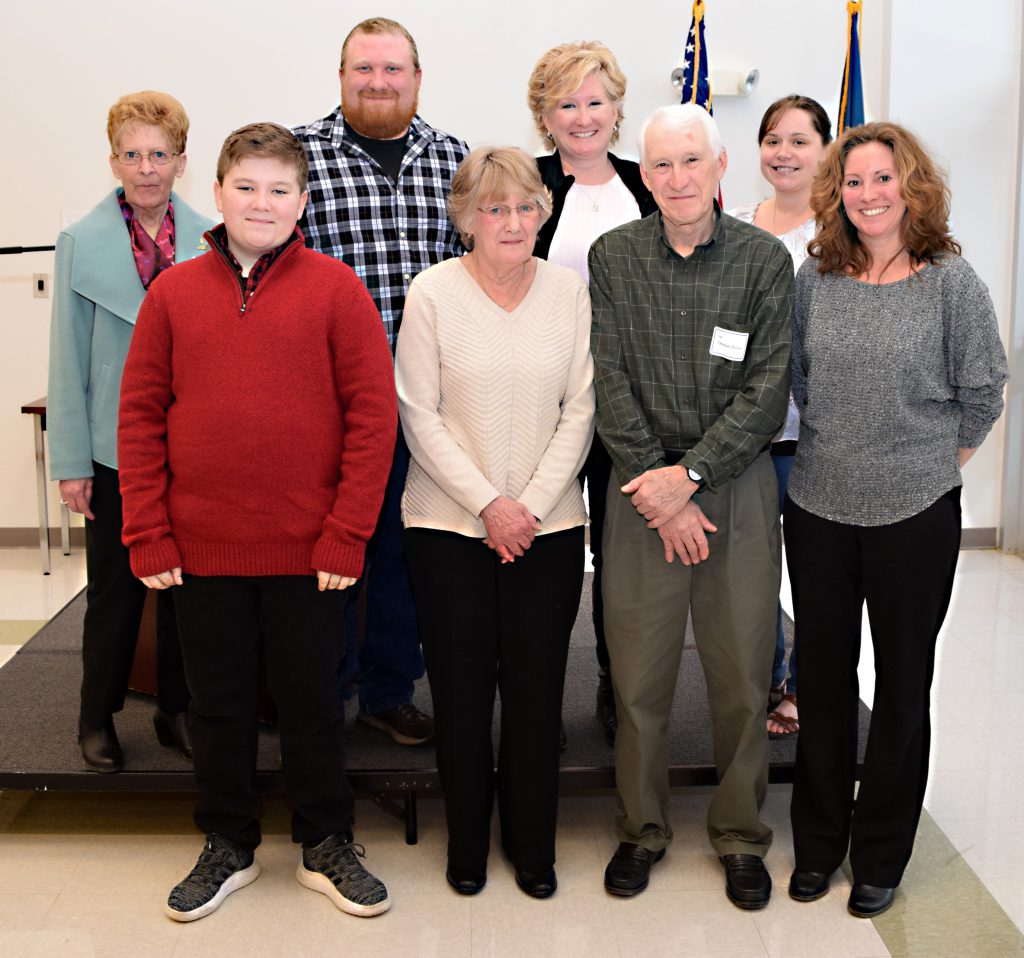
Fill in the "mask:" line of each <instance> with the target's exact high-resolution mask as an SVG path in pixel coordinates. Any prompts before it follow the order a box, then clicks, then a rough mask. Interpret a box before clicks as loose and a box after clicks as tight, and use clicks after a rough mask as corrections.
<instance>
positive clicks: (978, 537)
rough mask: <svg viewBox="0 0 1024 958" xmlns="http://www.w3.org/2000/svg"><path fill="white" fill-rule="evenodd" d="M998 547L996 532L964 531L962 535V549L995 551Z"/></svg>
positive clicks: (990, 530)
mask: <svg viewBox="0 0 1024 958" xmlns="http://www.w3.org/2000/svg"><path fill="white" fill-rule="evenodd" d="M995 547H996V530H995V528H991V529H964V530H963V531H962V532H961V533H960V548H961V549H994V548H995Z"/></svg>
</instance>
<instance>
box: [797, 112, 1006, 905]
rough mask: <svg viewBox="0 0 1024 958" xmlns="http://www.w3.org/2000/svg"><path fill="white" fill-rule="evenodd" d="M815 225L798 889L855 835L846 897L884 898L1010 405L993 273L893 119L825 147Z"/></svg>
mask: <svg viewBox="0 0 1024 958" xmlns="http://www.w3.org/2000/svg"><path fill="white" fill-rule="evenodd" d="M811 204H812V207H813V209H814V215H815V218H816V220H817V223H818V233H817V235H816V236H815V238H814V240H813V241H812V242H811V244H810V259H808V261H807V262H806V263H804V265H803V266H802V267H801V269H800V272H799V273H798V274H797V286H796V304H795V309H794V320H793V359H792V371H793V396H794V398H795V400H796V404H797V408H798V409H799V411H800V423H801V428H800V443H799V445H798V446H797V451H796V463H795V465H794V468H793V474H792V476H791V478H790V483H789V498H788V500H787V502H786V507H785V529H786V556H787V560H788V565H789V575H790V581H791V583H792V586H793V602H794V608H795V613H796V629H797V638H798V642H799V646H800V672H801V676H802V678H801V688H802V690H803V691H802V692H801V696H800V711H801V717H802V720H803V721H802V727H801V733H800V744H799V748H798V750H797V760H796V772H795V777H794V784H793V802H792V820H793V844H794V850H795V854H796V868H795V870H794V872H793V875H792V878H791V879H790V885H789V894H790V896H791V897H792V898H794V899H796V900H797V901H813V900H815V899H816V898H820V897H821V896H822V895H824V894H825V893H826V892H827V891H828V885H829V878H830V876H831V874H832V872H834V871H835V870H836V869H837V868H838V867H839V866H840V864H841V863H842V861H843V858H844V857H845V856H846V853H847V848H849V854H850V866H851V869H852V871H853V882H854V883H853V888H852V890H851V892H850V897H849V902H848V905H847V907H848V909H849V911H850V912H851V914H853V915H856V916H858V917H861V918H870V917H873V916H874V915H877V914H880V913H881V912H883V911H885V910H886V909H887V908H888V907H889V906H890V905H891V904H892V902H893V897H894V894H895V889H896V887H897V886H898V885H899V883H900V880H901V878H902V877H903V871H904V869H905V868H906V865H907V862H908V861H909V859H910V855H911V852H912V850H913V844H914V835H915V832H916V830H917V823H918V819H919V818H920V815H921V806H922V803H923V801H924V792H925V785H926V782H927V779H928V748H929V742H930V719H929V693H930V688H931V681H932V671H933V666H934V659H935V644H936V640H937V637H938V632H939V629H940V627H941V625H942V621H943V619H944V618H945V614H946V609H947V607H948V605H949V597H950V593H951V591H952V588H953V574H954V571H955V569H956V563H957V553H958V550H959V546H960V487H961V484H962V479H961V469H962V467H963V466H964V464H965V463H966V462H967V460H968V459H970V457H971V456H972V455H973V453H974V452H975V450H976V449H977V448H978V446H980V445H981V443H982V441H983V440H984V438H985V436H986V435H987V434H988V431H989V429H990V428H991V427H992V424H993V423H994V422H995V420H996V419H997V418H998V416H999V414H1000V412H1001V411H1002V408H1003V399H1002V387H1003V384H1004V383H1005V381H1006V376H1007V373H1006V354H1005V352H1004V350H1003V346H1002V343H1001V342H1000V339H999V329H998V326H997V323H996V317H995V313H994V311H993V307H992V301H991V299H990V297H989V294H988V290H987V289H986V288H985V285H984V284H983V283H982V282H981V280H980V279H979V278H978V276H977V275H976V274H975V272H974V270H973V269H971V267H970V266H969V265H968V264H967V262H966V260H964V259H961V257H960V246H959V244H958V243H957V242H956V241H955V240H954V239H953V237H952V236H951V235H950V232H949V227H948V217H949V193H948V190H947V188H946V185H945V183H944V181H943V178H942V176H941V175H940V173H939V172H938V171H937V170H936V168H935V165H934V164H933V163H932V160H931V159H930V157H929V156H928V154H927V153H926V152H925V150H924V149H923V147H922V146H921V144H920V143H919V142H918V140H917V139H916V138H915V137H914V136H913V135H912V134H911V133H909V132H908V131H907V130H905V129H903V128H902V127H899V126H897V125H896V124H893V123H869V124H865V125H863V126H858V127H855V128H853V129H851V130H848V131H847V132H846V133H845V134H844V135H843V136H842V138H841V139H840V140H839V141H838V142H837V143H836V144H834V145H833V146H832V147H831V148H830V149H829V151H828V153H827V154H826V156H825V159H824V161H823V162H822V167H821V170H820V172H819V173H818V175H817V177H816V178H815V181H814V187H813V192H812V197H811ZM865 602H866V603H867V609H868V619H869V621H870V624H871V641H872V646H873V648H874V661H875V696H874V702H873V704H872V711H871V729H870V732H869V735H868V741H867V749H866V752H865V755H864V764H863V771H862V773H861V776H860V787H859V790H858V792H857V797H856V801H855V800H854V778H855V775H856V764H857V728H858V698H859V689H858V683H857V660H858V658H859V655H860V637H861V609H862V607H863V605H864V604H865Z"/></svg>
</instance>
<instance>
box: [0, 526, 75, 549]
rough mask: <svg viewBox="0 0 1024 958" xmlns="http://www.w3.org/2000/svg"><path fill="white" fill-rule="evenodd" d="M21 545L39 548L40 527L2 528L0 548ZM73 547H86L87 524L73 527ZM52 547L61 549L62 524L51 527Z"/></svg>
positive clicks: (12, 547) (0, 531)
mask: <svg viewBox="0 0 1024 958" xmlns="http://www.w3.org/2000/svg"><path fill="white" fill-rule="evenodd" d="M21 546H35V547H36V548H37V549H38V548H39V528H38V527H37V526H32V527H29V528H7V529H0V549H16V548H19V547H21ZM71 547H72V548H75V547H78V548H84V547H85V526H72V527H71ZM50 548H51V549H57V550H58V551H59V550H60V526H54V527H53V528H51V529H50Z"/></svg>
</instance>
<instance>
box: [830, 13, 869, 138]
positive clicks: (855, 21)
mask: <svg viewBox="0 0 1024 958" xmlns="http://www.w3.org/2000/svg"><path fill="white" fill-rule="evenodd" d="M862 7H863V3H862V0H848V2H847V4H846V62H845V64H844V66H843V89H842V93H841V98H840V102H839V122H838V123H837V124H836V126H837V127H838V129H837V133H836V135H837V136H839V135H841V134H842V133H843V131H844V130H845V129H846V111H847V107H848V103H849V98H850V85H851V82H852V78H851V76H850V66H851V61H852V58H853V49H854V31H855V30H856V34H857V36H856V45H857V50H858V51H859V50H860V13H861V9H862ZM857 80H858V81H859V80H860V77H859V76H858V77H857ZM861 122H863V120H862V121H861Z"/></svg>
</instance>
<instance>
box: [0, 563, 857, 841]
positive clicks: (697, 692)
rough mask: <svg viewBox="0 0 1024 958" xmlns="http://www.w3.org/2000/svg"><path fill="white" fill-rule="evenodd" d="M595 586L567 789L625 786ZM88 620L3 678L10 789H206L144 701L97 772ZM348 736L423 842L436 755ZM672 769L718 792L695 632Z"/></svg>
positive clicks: (774, 777)
mask: <svg viewBox="0 0 1024 958" xmlns="http://www.w3.org/2000/svg"><path fill="white" fill-rule="evenodd" d="M590 579H591V574H590V573H588V574H587V576H586V582H585V585H584V595H583V601H582V603H581V606H580V614H579V616H578V617H577V620H576V626H575V628H574V630H573V636H572V643H571V647H570V650H569V667H568V670H567V674H566V680H565V700H564V707H563V715H564V719H565V726H566V730H567V732H568V736H569V746H568V749H567V750H566V751H565V752H564V753H563V754H562V771H561V782H562V787H563V789H581V788H582V789H588V788H612V787H613V786H614V784H615V771H614V755H613V750H612V748H611V746H609V745H607V744H606V743H605V741H604V736H603V733H602V731H601V729H600V727H599V726H598V723H597V720H596V718H595V716H594V696H595V692H596V689H597V664H596V659H595V656H594V632H593V626H592V624H591V621H590ZM84 612H85V596H84V594H79V595H78V596H76V597H75V598H74V599H73V600H72V601H71V602H70V603H68V605H67V606H65V607H64V609H62V610H61V611H60V613H58V614H57V616H55V617H54V618H53V620H52V621H50V622H49V623H48V624H47V625H46V626H45V627H44V628H43V629H41V630H40V631H39V632H38V633H37V634H36V635H35V636H34V637H33V638H32V639H30V640H29V641H28V642H27V643H26V644H25V645H24V646H23V647H22V648H21V649H20V650H19V651H18V653H17V655H15V656H14V658H12V659H11V660H10V661H9V662H8V663H7V664H6V665H5V666H4V667H3V668H2V669H0V789H2V788H6V789H30V790H36V789H67V790H75V791H122V790H135V791H191V790H193V789H194V788H195V780H194V778H193V776H192V771H191V765H190V763H189V762H188V760H187V759H186V758H185V757H184V756H182V755H181V754H180V753H179V752H178V751H177V750H175V749H166V748H161V747H160V746H159V745H158V743H157V740H156V736H155V734H154V732H153V725H152V715H153V700H152V699H151V698H149V697H148V696H145V695H140V694H137V693H134V692H133V693H130V694H129V697H128V701H127V703H126V705H125V708H124V711H123V712H121V713H120V714H119V715H118V716H117V719H116V722H117V733H118V737H119V738H120V740H121V745H122V747H123V748H124V753H125V764H126V768H125V770H124V771H123V772H121V773H120V774H117V775H101V774H97V773H95V772H91V771H87V770H86V766H85V765H84V764H83V763H82V759H81V755H80V754H79V751H78V746H77V744H76V736H77V721H78V695H79V685H80V683H81V659H80V647H81V634H82V617H83V615H84ZM787 629H788V631H789V635H790V641H792V624H791V623H787ZM415 701H416V704H417V705H418V706H419V707H420V708H422V709H424V710H425V711H428V712H429V711H430V709H431V704H430V690H429V689H428V687H427V682H426V680H425V679H424V680H423V681H421V682H419V683H417V692H416V699H415ZM499 708H500V706H499ZM497 711H498V710H497V709H496V710H495V725H494V728H495V733H497V727H498V726H497ZM869 717H870V713H869V711H868V709H867V707H866V706H865V705H864V704H863V703H861V736H860V739H861V754H860V756H859V758H863V747H864V742H865V741H866V738H867V724H868V720H869ZM347 731H348V738H347V753H346V761H347V764H348V768H349V776H350V778H351V781H352V784H353V786H354V787H355V788H356V789H358V790H361V791H364V792H368V793H370V794H371V795H374V796H376V797H378V798H379V799H380V800H381V801H382V802H384V803H385V804H386V803H387V802H389V801H392V800H393V799H394V798H400V799H401V800H402V801H403V803H404V810H403V811H401V813H400V814H401V815H402V816H403V817H404V819H405V824H406V837H407V839H408V840H409V841H410V842H415V831H416V820H415V802H416V797H417V796H418V795H419V796H421V797H422V796H423V795H425V794H426V795H429V794H431V793H436V792H438V790H439V785H438V780H437V768H436V761H435V758H434V750H433V748H432V747H431V746H429V745H427V746H420V747H417V748H409V747H404V746H399V745H394V744H393V743H392V742H391V739H390V738H389V737H388V736H387V735H386V734H384V733H383V732H379V731H377V730H375V729H371V728H367V727H366V726H364V725H362V724H361V723H358V722H356V721H355V704H354V703H353V704H352V705H351V706H350V715H349V721H348V729H347ZM795 754H796V743H795V741H794V740H792V739H790V740H786V741H777V742H772V743H771V751H770V761H771V766H770V780H771V781H772V782H791V781H792V777H793V759H794V757H795ZM258 762H259V764H258V767H259V780H260V785H261V787H263V788H264V789H266V790H268V791H282V790H283V778H282V775H281V771H280V756H279V751H278V746H277V735H276V732H275V731H274V729H273V728H265V729H263V730H262V731H261V733H260V746H259V760H258ZM669 765H670V768H669V780H670V782H671V784H672V785H673V786H684V785H691V786H693V785H714V784H715V781H716V777H715V767H714V762H713V760H712V747H711V721H710V716H709V714H708V708H707V692H706V690H705V686H704V676H703V673H702V672H701V669H700V662H699V660H698V658H697V651H696V649H695V648H694V646H693V636H692V634H691V633H690V632H689V629H688V631H687V643H686V648H685V650H684V652H683V661H682V665H681V667H680V671H679V679H678V685H677V687H676V698H675V705H674V708H673V714H672V721H671V725H670V728H669Z"/></svg>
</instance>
